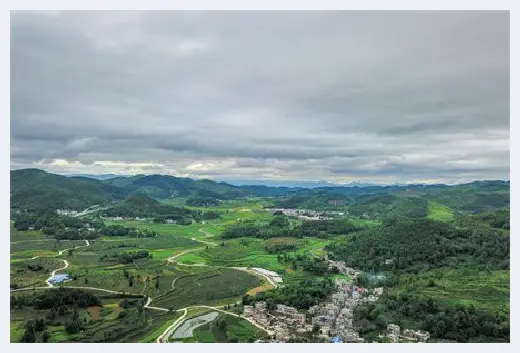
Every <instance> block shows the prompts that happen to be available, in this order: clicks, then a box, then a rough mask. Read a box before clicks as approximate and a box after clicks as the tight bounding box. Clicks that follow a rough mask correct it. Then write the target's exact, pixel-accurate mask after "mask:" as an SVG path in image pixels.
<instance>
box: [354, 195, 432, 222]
mask: <svg viewBox="0 0 520 353" xmlns="http://www.w3.org/2000/svg"><path fill="white" fill-rule="evenodd" d="M349 213H351V214H353V215H355V216H358V217H364V216H368V217H369V218H391V217H403V218H424V217H426V216H427V215H428V201H427V200H423V199H419V198H416V197H397V196H394V195H362V196H359V197H358V198H356V202H355V204H354V205H352V206H350V207H349Z"/></svg>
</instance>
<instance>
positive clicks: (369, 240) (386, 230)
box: [326, 219, 509, 272]
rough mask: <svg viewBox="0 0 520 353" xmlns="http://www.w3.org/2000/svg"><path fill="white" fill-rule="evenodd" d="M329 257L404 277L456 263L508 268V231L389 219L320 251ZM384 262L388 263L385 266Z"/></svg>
mask: <svg viewBox="0 0 520 353" xmlns="http://www.w3.org/2000/svg"><path fill="white" fill-rule="evenodd" d="M326 250H328V251H329V252H330V253H329V257H330V258H332V259H335V260H343V261H345V263H346V264H347V266H349V267H354V268H359V269H361V270H365V271H374V272H379V271H385V270H391V271H394V272H410V271H419V270H422V269H428V268H436V267H442V266H455V265H457V264H459V263H468V262H471V263H474V264H476V265H478V266H481V267H483V268H485V267H494V268H497V269H507V268H509V232H503V231H500V230H495V229H492V228H489V227H487V228H486V227H471V228H457V227H455V226H453V225H451V224H447V223H443V222H438V221H434V220H430V219H416V220H409V219H408V220H407V219H392V220H387V221H385V222H384V223H383V224H382V225H381V226H377V227H371V228H368V229H365V230H363V231H360V232H358V233H356V234H355V235H353V236H351V237H349V238H348V241H347V242H344V241H337V242H334V243H331V244H329V245H328V246H327V247H326ZM387 260H391V261H390V262H387Z"/></svg>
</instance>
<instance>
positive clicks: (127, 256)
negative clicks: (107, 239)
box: [100, 250, 152, 264]
mask: <svg viewBox="0 0 520 353" xmlns="http://www.w3.org/2000/svg"><path fill="white" fill-rule="evenodd" d="M151 256H152V255H151V254H150V253H149V252H148V251H147V250H138V251H129V252H123V253H118V254H112V255H102V256H101V257H100V259H101V260H108V261H114V262H116V263H120V264H129V263H132V262H134V261H135V260H138V259H145V258H148V257H151Z"/></svg>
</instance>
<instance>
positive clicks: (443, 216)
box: [428, 201, 454, 222]
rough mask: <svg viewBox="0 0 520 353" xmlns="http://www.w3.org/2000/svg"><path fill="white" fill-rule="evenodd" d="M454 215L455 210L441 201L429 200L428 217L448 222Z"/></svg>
mask: <svg viewBox="0 0 520 353" xmlns="http://www.w3.org/2000/svg"><path fill="white" fill-rule="evenodd" d="M453 217H454V213H453V210H452V209H451V208H449V207H448V206H445V205H441V204H440V203H437V202H433V201H428V218H431V219H435V220H438V221H443V222H448V221H451V220H452V219H453Z"/></svg>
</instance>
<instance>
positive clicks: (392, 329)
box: [386, 324, 401, 336]
mask: <svg viewBox="0 0 520 353" xmlns="http://www.w3.org/2000/svg"><path fill="white" fill-rule="evenodd" d="M386 330H387V331H388V333H389V334H393V335H396V336H399V333H400V331H401V328H400V327H399V326H398V325H395V324H389V325H388V326H387V327H386Z"/></svg>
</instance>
